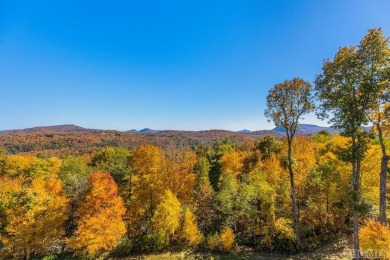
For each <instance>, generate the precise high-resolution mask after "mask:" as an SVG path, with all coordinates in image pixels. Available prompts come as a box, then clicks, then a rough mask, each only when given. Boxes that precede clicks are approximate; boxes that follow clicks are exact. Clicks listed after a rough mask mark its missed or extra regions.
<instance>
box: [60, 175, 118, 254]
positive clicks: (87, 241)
mask: <svg viewBox="0 0 390 260" xmlns="http://www.w3.org/2000/svg"><path fill="white" fill-rule="evenodd" d="M88 183H89V186H90V188H89V191H88V192H87V195H86V196H85V198H84V200H83V201H82V202H81V204H80V207H79V208H78V209H77V212H76V213H77V215H78V216H79V219H78V221H76V225H77V230H76V236H75V237H72V238H70V239H68V240H67V242H68V245H69V247H70V248H72V249H74V250H76V251H77V252H78V253H81V254H95V253H98V252H99V251H103V250H110V249H112V248H113V247H114V246H115V244H116V242H117V241H118V239H119V238H120V237H121V236H122V235H124V234H125V233H126V228H125V223H124V222H123V220H122V217H123V216H124V214H125V207H124V204H123V200H122V198H121V197H120V196H118V187H117V185H116V183H115V181H114V179H113V178H112V176H111V175H110V174H108V173H103V172H95V173H93V174H91V175H90V176H89V178H88Z"/></svg>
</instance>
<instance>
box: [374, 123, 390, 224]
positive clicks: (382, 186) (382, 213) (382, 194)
mask: <svg viewBox="0 0 390 260" xmlns="http://www.w3.org/2000/svg"><path fill="white" fill-rule="evenodd" d="M376 127H377V128H378V137H379V143H380V145H381V150H382V161H381V172H380V177H379V178H380V183H379V221H380V223H381V224H386V205H387V203H386V192H387V187H386V185H387V163H388V161H389V159H390V158H389V156H388V155H387V153H386V146H385V143H384V141H383V136H382V128H381V125H380V123H379V121H378V123H377V124H376Z"/></svg>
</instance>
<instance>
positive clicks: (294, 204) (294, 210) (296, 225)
mask: <svg viewBox="0 0 390 260" xmlns="http://www.w3.org/2000/svg"><path fill="white" fill-rule="evenodd" d="M287 142H288V154H287V163H288V171H289V174H290V185H291V201H292V213H293V219H294V233H295V238H296V247H297V249H298V250H299V249H300V247H301V234H300V232H299V219H298V207H297V200H296V195H295V184H294V172H293V168H292V159H291V145H292V137H291V138H288V140H287Z"/></svg>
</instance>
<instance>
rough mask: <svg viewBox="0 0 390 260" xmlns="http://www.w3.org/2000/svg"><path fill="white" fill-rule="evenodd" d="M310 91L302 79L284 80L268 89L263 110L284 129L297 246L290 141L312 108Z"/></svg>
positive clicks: (297, 230)
mask: <svg viewBox="0 0 390 260" xmlns="http://www.w3.org/2000/svg"><path fill="white" fill-rule="evenodd" d="M311 91H312V86H311V84H310V83H309V82H307V81H304V80H303V79H300V78H294V79H292V80H286V81H284V82H283V83H280V84H277V85H275V86H274V87H273V88H272V89H270V90H269V92H268V96H267V109H266V110H265V116H266V117H267V118H268V119H269V121H271V120H272V121H273V122H274V124H275V125H276V126H277V127H279V126H282V127H283V128H284V129H285V130H286V135H287V145H288V152H287V168H288V171H289V174H290V186H291V200H292V213H293V219H294V233H295V237H296V246H297V248H300V246H301V237H300V232H299V216H298V208H297V202H296V194H295V184H294V171H293V165H292V163H293V160H292V156H291V153H292V142H293V138H294V135H295V133H296V131H297V129H298V124H299V120H300V119H302V116H303V115H304V114H307V113H309V112H311V111H313V110H314V104H313V101H312V95H311Z"/></svg>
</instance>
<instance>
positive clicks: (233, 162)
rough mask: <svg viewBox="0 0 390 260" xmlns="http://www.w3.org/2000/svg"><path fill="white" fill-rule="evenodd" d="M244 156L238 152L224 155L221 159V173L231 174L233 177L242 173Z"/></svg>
mask: <svg viewBox="0 0 390 260" xmlns="http://www.w3.org/2000/svg"><path fill="white" fill-rule="evenodd" d="M244 159H245V155H243V154H241V153H239V152H235V151H234V152H231V153H227V154H224V155H223V156H222V158H221V162H222V169H221V171H222V172H223V173H233V174H234V175H235V176H237V175H239V174H240V173H242V171H243V166H244Z"/></svg>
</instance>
